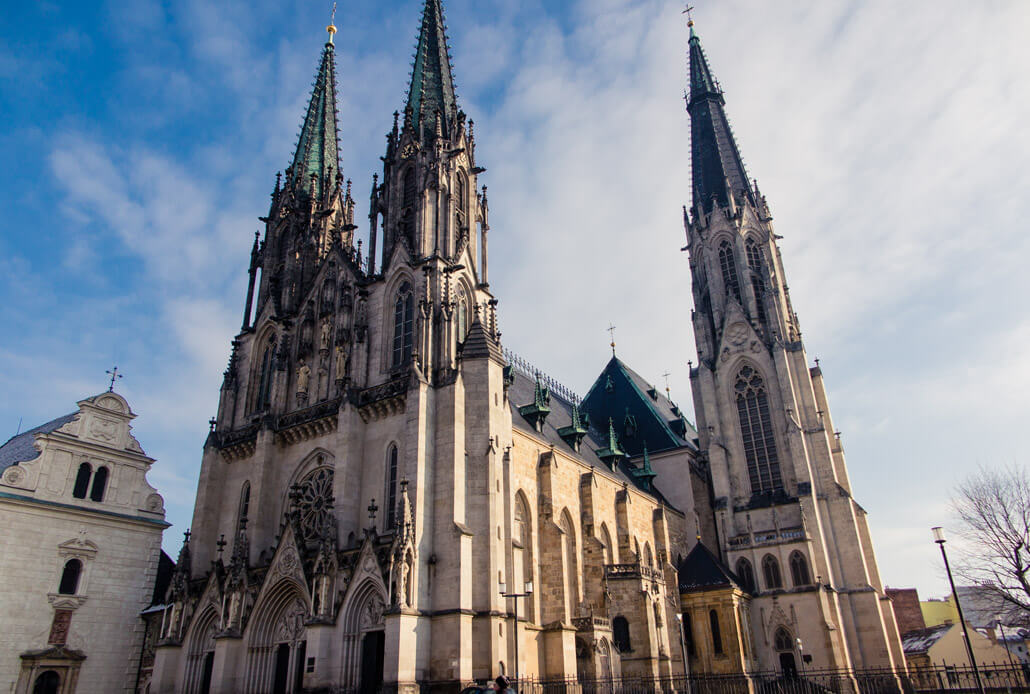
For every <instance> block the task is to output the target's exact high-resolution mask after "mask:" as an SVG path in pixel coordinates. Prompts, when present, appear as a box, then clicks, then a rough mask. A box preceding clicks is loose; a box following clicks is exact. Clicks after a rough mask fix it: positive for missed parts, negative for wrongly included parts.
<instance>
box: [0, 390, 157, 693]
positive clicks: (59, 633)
mask: <svg viewBox="0 0 1030 694" xmlns="http://www.w3.org/2000/svg"><path fill="white" fill-rule="evenodd" d="M135 416H136V415H135V414H133V412H132V410H130V408H129V404H128V403H127V402H126V401H125V399H124V398H122V396H121V395H119V394H118V393H114V392H105V393H101V394H99V395H97V396H94V397H90V398H86V399H84V400H82V401H81V402H79V403H78V408H77V409H76V411H74V412H72V413H71V414H68V415H65V416H63V417H58V418H57V419H55V420H52V421H50V422H47V423H46V424H43V425H41V426H38V427H36V428H34V429H30V430H29V431H26V432H24V433H22V434H20V435H17V436H15V437H13V438H11V439H10V440H9V441H7V442H6V443H5V444H4V445H3V446H0V527H3V529H4V532H3V533H2V535H0V577H2V583H3V589H2V594H0V625H2V628H0V688H2V689H3V690H4V691H9V692H15V693H17V694H30V693H32V694H35V693H39V694H70V693H71V692H79V693H81V694H109V693H110V692H133V691H136V685H137V679H138V675H139V667H140V656H141V652H142V649H143V642H144V623H143V621H142V620H141V619H140V612H141V611H142V610H143V609H144V608H146V607H147V606H148V605H149V604H150V602H151V598H152V596H153V593H154V585H155V579H156V577H157V573H158V566H159V562H160V559H161V536H162V533H163V531H164V529H165V528H166V527H168V523H166V522H165V521H164V500H163V499H162V498H161V495H160V494H158V493H157V490H155V489H154V488H153V487H151V486H150V484H149V483H148V482H147V479H146V475H147V472H148V470H149V469H150V467H151V465H152V464H153V462H154V460H153V459H152V458H150V457H148V456H147V455H146V454H145V453H144V452H143V449H142V448H141V447H140V444H139V442H138V441H137V440H136V438H135V437H134V436H133V435H132V433H131V428H130V426H129V422H130V421H131V420H132V419H133V418H134V417H135Z"/></svg>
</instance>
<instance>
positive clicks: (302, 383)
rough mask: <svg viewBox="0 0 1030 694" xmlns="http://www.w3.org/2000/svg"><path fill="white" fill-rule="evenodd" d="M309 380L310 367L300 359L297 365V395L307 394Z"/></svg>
mask: <svg viewBox="0 0 1030 694" xmlns="http://www.w3.org/2000/svg"><path fill="white" fill-rule="evenodd" d="M310 382H311V367H309V366H308V365H307V364H305V363H304V360H303V359H301V360H300V365H299V366H298V367H297V395H307V394H308V384H309V383H310Z"/></svg>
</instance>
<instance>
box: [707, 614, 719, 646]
mask: <svg viewBox="0 0 1030 694" xmlns="http://www.w3.org/2000/svg"><path fill="white" fill-rule="evenodd" d="M708 624H709V626H710V627H711V629H712V653H715V654H716V655H720V654H721V653H722V630H721V629H720V628H719V613H718V612H716V611H715V610H710V611H709V612H708Z"/></svg>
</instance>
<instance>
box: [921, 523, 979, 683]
mask: <svg viewBox="0 0 1030 694" xmlns="http://www.w3.org/2000/svg"><path fill="white" fill-rule="evenodd" d="M932 531H933V541H934V542H936V543H937V544H938V545H940V548H941V556H942V557H943V558H944V570H945V571H947V572H948V583H950V584H951V594H952V595H954V596H955V610H956V611H957V612H958V621H959V624H961V625H962V635H963V636H964V637H965V639H966V652H967V653H968V654H969V664H970V665H972V666H973V676H974V677H976V689H977V691H979V692H980V694H984V683H983V681H982V680H981V679H980V669H979V668H978V667H977V666H976V656H974V655H973V643H972V642H971V641H970V640H969V629H968V628H967V627H966V618H965V617H964V616H963V615H962V605H961V603H960V602H959V599H958V591H957V590H955V579H954V578H953V577H952V575H951V564H949V563H948V553H947V552H945V551H944V543H945V542H946V540H945V539H944V528H942V527H940V526H937V527H935V528H932Z"/></svg>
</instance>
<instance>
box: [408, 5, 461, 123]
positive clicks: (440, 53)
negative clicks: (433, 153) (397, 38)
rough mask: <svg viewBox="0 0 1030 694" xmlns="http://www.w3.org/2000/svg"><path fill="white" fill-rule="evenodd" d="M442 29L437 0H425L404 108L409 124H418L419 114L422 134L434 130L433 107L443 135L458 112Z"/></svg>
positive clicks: (434, 115) (448, 54)
mask: <svg viewBox="0 0 1030 694" xmlns="http://www.w3.org/2000/svg"><path fill="white" fill-rule="evenodd" d="M445 29H446V27H445V25H444V20H443V6H442V4H441V0H426V6H425V9H424V10H423V11H422V27H421V29H419V33H418V46H416V47H415V65H414V66H413V68H412V71H411V86H410V87H409V88H408V108H409V109H411V117H412V119H413V124H415V125H418V123H419V118H420V116H421V118H422V122H421V127H422V135H423V136H432V134H433V133H435V132H436V113H437V111H439V112H440V115H441V119H442V121H443V122H442V123H441V124H440V128H441V130H442V132H443V135H444V136H445V137H447V136H449V135H450V130H451V126H452V124H453V122H454V119H455V118H457V115H458V99H457V97H456V96H455V94H454V74H453V73H452V72H451V55H450V47H449V46H448V45H447V34H446V31H445Z"/></svg>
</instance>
